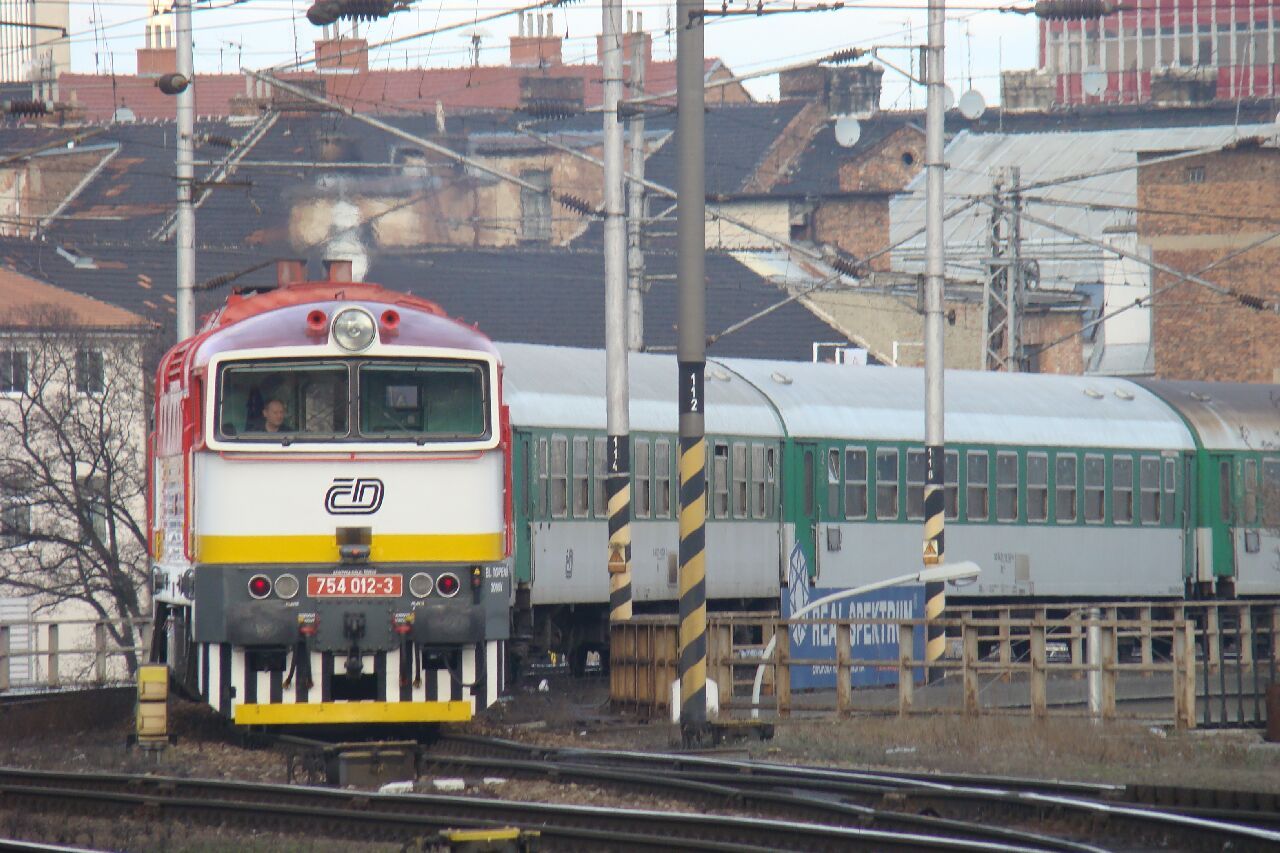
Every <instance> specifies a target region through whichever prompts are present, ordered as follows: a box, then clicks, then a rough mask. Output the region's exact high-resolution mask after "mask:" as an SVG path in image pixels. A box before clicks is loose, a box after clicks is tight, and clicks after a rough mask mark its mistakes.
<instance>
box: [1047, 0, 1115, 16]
mask: <svg viewBox="0 0 1280 853" xmlns="http://www.w3.org/2000/svg"><path fill="white" fill-rule="evenodd" d="M1119 5H1120V4H1118V3H1115V2H1114V0H1038V1H1037V3H1036V5H1035V7H1034V8H1033V9H1032V13H1033V14H1034V15H1035V16H1036V17H1037V18H1043V19H1045V20H1047V21H1087V20H1091V19H1093V18H1104V17H1106V16H1107V15H1112V14H1115V12H1116V10H1117V9H1118V8H1119Z"/></svg>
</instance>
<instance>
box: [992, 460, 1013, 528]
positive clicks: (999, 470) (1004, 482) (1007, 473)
mask: <svg viewBox="0 0 1280 853" xmlns="http://www.w3.org/2000/svg"><path fill="white" fill-rule="evenodd" d="M1017 520H1018V454H1016V453H997V454H996V521H1017Z"/></svg>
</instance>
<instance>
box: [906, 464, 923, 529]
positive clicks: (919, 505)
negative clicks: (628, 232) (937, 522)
mask: <svg viewBox="0 0 1280 853" xmlns="http://www.w3.org/2000/svg"><path fill="white" fill-rule="evenodd" d="M925 468H926V466H925V457H924V451H923V450H918V449H917V450H908V451H907V518H910V519H913V520H916V521H918V520H920V519H922V518H924V480H925Z"/></svg>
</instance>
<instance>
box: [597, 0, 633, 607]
mask: <svg viewBox="0 0 1280 853" xmlns="http://www.w3.org/2000/svg"><path fill="white" fill-rule="evenodd" d="M601 17H602V22H603V33H604V56H603V62H602V63H601V65H602V66H603V68H602V70H603V72H604V328H605V332H604V349H605V386H606V388H605V392H606V397H607V398H608V411H607V412H606V425H607V432H608V450H607V451H606V455H607V457H608V479H607V480H606V482H605V485H606V488H605V493H606V495H607V496H608V504H609V506H608V510H609V562H608V566H609V621H610V622H625V621H627V620H629V619H630V618H631V424H630V418H629V416H628V411H627V403H628V398H629V397H630V394H629V391H628V388H627V235H626V222H625V221H624V219H623V180H622V172H623V164H622V158H623V154H624V147H623V140H622V124H621V123H620V122H619V121H618V103H619V102H620V101H621V100H622V0H603V2H602V3H601Z"/></svg>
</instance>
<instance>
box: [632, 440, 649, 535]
mask: <svg viewBox="0 0 1280 853" xmlns="http://www.w3.org/2000/svg"><path fill="white" fill-rule="evenodd" d="M635 472H636V500H635V504H636V518H648V517H649V511H650V509H651V506H652V500H651V495H652V492H651V491H650V489H651V487H652V485H653V483H652V482H651V481H650V479H649V439H647V438H637V439H636V458H635Z"/></svg>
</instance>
